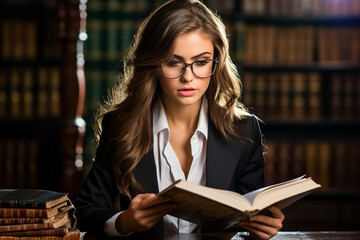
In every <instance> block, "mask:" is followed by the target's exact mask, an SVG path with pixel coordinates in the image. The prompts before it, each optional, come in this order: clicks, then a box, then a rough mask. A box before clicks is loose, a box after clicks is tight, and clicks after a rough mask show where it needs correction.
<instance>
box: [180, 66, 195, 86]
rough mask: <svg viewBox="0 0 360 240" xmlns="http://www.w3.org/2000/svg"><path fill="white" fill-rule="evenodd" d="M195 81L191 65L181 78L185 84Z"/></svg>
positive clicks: (186, 68)
mask: <svg viewBox="0 0 360 240" xmlns="http://www.w3.org/2000/svg"><path fill="white" fill-rule="evenodd" d="M193 79H194V74H193V72H192V69H191V65H187V66H186V67H185V73H184V75H183V76H182V77H181V80H182V81H184V82H192V81H193Z"/></svg>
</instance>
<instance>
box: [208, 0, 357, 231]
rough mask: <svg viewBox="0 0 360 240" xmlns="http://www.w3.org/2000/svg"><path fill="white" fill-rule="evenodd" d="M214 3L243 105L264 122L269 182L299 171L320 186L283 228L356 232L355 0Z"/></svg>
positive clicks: (294, 209)
mask: <svg viewBox="0 0 360 240" xmlns="http://www.w3.org/2000/svg"><path fill="white" fill-rule="evenodd" d="M216 2H217V1H211V0H209V1H205V3H207V4H208V6H210V7H211V6H212V5H214V7H215V8H213V9H216V10H217V12H218V13H219V14H220V15H221V16H223V21H224V22H225V25H226V26H227V31H228V33H229V34H230V35H229V38H230V42H231V44H232V45H233V48H232V57H233V60H234V61H235V63H236V64H237V66H238V69H239V72H240V76H241V78H242V82H243V87H244V92H243V101H244V103H245V105H246V106H247V107H249V109H250V111H251V112H253V113H255V114H256V115H258V116H259V117H260V118H261V119H263V120H264V122H265V123H264V124H263V125H262V130H263V133H264V136H265V139H266V144H267V150H266V155H265V156H266V161H267V165H266V181H267V184H273V183H276V182H280V181H284V180H286V179H290V178H293V177H296V176H299V175H301V174H303V173H307V174H308V175H310V176H312V177H313V178H314V179H315V180H316V181H317V182H319V183H320V184H322V189H321V191H318V192H315V193H313V194H312V195H310V196H309V197H307V198H306V199H305V200H304V201H301V202H299V204H296V205H294V206H290V207H289V208H287V209H285V210H284V212H285V215H286V221H285V225H284V226H285V228H284V229H286V230H326V229H338V230H351V229H358V228H359V227H360V221H359V220H357V217H356V216H357V214H359V212H360V208H359V207H358V206H357V202H358V200H359V197H360V187H359V185H358V182H359V180H360V179H359V176H358V174H357V170H356V169H359V168H360V162H359V161H358V156H359V155H360V152H359V150H358V146H359V143H360V137H359V136H358V133H359V132H360V115H359V112H360V104H359V103H360V101H359V97H360V88H359V85H360V51H359V47H360V38H359V37H360V28H359V25H360V19H359V17H360V6H359V2H358V1H354V0H349V1H336V0H330V1H324V0H300V1H295V0H294V1H282V0H271V1H270V0H242V1H231V0H227V1H224V2H222V3H221V5H217V4H218V3H216ZM350 209H351V210H350Z"/></svg>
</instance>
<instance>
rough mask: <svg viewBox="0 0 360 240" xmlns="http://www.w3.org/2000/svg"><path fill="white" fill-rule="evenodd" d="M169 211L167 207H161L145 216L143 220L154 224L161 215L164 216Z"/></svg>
mask: <svg viewBox="0 0 360 240" xmlns="http://www.w3.org/2000/svg"><path fill="white" fill-rule="evenodd" d="M170 211H171V209H168V208H165V209H161V210H159V211H157V212H155V213H154V214H152V215H149V216H147V217H145V220H146V221H148V222H152V223H154V224H155V223H156V222H157V221H159V220H160V219H161V218H162V217H164V216H165V215H166V214H168V213H169V212H170Z"/></svg>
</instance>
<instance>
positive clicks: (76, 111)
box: [0, 0, 85, 198]
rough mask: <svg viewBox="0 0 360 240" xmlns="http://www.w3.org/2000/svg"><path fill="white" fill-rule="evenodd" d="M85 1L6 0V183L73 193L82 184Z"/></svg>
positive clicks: (0, 152) (0, 183) (0, 54)
mask: <svg viewBox="0 0 360 240" xmlns="http://www.w3.org/2000/svg"><path fill="white" fill-rule="evenodd" d="M79 4H80V3H79V1H75V0H63V1H56V0H49V1H25V0H11V1H10V0H8V1H2V2H1V6H0V9H1V10H0V12H1V18H0V29H1V39H0V46H1V50H0V62H1V67H0V132H1V135H0V136H1V137H0V169H1V176H0V179H1V180H0V187H1V188H41V189H49V190H55V191H62V192H68V193H69V194H70V195H69V196H70V198H73V197H74V196H75V194H76V193H77V191H78V189H79V184H80V182H81V181H80V176H81V171H80V170H81V168H82V165H81V154H82V142H81V136H82V134H83V131H84V122H83V121H81V120H82V119H81V115H82V107H83V104H84V103H83V98H84V84H85V83H84V74H83V70H82V65H81V61H80V62H79V60H81V59H79V55H78V54H81V52H80V51H79V46H81V44H82V42H81V41H79V38H78V36H79V31H80V23H81V20H82V23H83V24H84V21H85V19H84V18H83V19H81V17H80V12H79ZM80 50H81V49H80ZM76 160H77V162H76ZM75 163H76V164H77V165H76V164H75Z"/></svg>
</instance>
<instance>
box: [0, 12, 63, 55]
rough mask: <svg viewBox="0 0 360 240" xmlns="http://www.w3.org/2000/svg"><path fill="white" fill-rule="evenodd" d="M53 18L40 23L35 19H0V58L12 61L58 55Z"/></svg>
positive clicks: (55, 26)
mask: <svg viewBox="0 0 360 240" xmlns="http://www.w3.org/2000/svg"><path fill="white" fill-rule="evenodd" d="M55 19H56V18H55ZM55 19H54V21H43V22H41V24H40V23H39V22H38V21H37V20H36V19H34V20H27V19H2V20H0V33H1V34H0V36H1V37H0V45H1V48H0V59H2V60H13V61H24V60H35V59H41V58H44V59H56V58H57V57H58V56H59V47H60V46H59V44H58V38H57V25H56V24H57V22H56V21H55ZM45 29H46V31H45ZM40 45H41V47H39V46H40Z"/></svg>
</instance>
